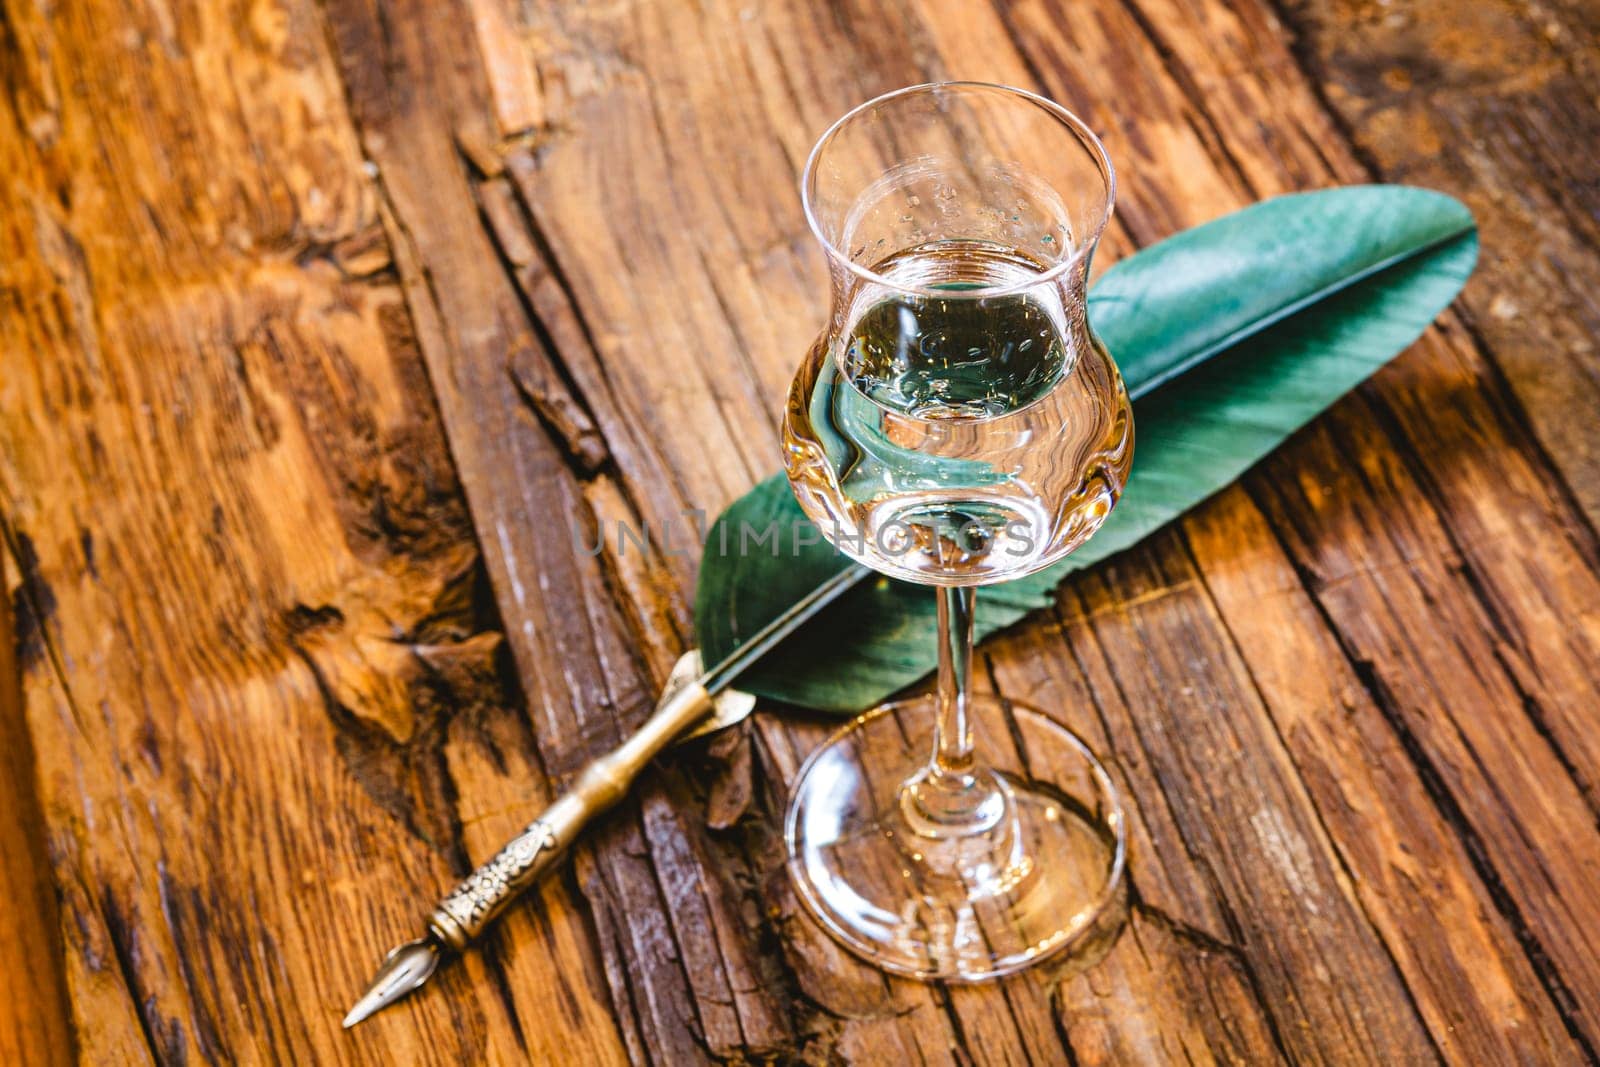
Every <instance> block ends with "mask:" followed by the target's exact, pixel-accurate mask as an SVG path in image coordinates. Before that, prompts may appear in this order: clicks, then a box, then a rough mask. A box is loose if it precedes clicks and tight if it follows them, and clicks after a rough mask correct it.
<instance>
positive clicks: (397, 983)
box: [344, 937, 439, 1030]
mask: <svg viewBox="0 0 1600 1067" xmlns="http://www.w3.org/2000/svg"><path fill="white" fill-rule="evenodd" d="M438 966H439V943H438V942H437V941H435V940H434V939H433V938H431V937H423V938H418V939H417V940H415V941H407V942H406V943H405V944H403V945H398V946H396V947H395V948H394V949H392V950H390V952H389V954H388V955H387V956H385V957H384V958H383V966H382V967H380V968H378V973H377V975H376V977H374V978H373V979H372V985H371V987H370V988H368V989H367V991H366V993H365V994H363V995H362V997H361V999H360V1000H358V1001H356V1006H355V1007H353V1008H351V1009H350V1014H349V1015H346V1016H345V1017H344V1026H345V1029H346V1030H348V1029H349V1028H350V1027H352V1026H354V1025H355V1024H356V1023H358V1022H360V1021H361V1020H362V1019H365V1018H366V1017H367V1016H369V1015H371V1014H372V1013H373V1012H377V1011H382V1010H383V1009H384V1008H387V1007H388V1006H389V1005H391V1004H393V1003H394V1002H395V1001H397V1000H399V999H400V998H401V997H403V996H405V995H406V994H407V993H410V992H411V991H413V990H415V989H417V988H418V987H420V986H421V985H422V983H423V982H426V981H427V980H428V979H429V978H430V977H431V976H432V975H433V971H434V968H436V967H438Z"/></svg>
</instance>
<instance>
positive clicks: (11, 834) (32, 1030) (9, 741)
mask: <svg viewBox="0 0 1600 1067" xmlns="http://www.w3.org/2000/svg"><path fill="white" fill-rule="evenodd" d="M7 529H8V527H7V524H6V521H5V515H4V513H3V512H0V535H3V534H4V533H6V531H7ZM10 540H11V539H10V538H6V537H0V900H3V901H5V906H4V907H0V1063H37V1064H49V1065H53V1064H63V1063H71V1062H72V1031H71V1026H70V1021H69V1020H70V1018H71V1015H70V1011H69V1009H68V1006H67V985H66V976H65V974H64V973H63V972H62V946H61V936H60V927H59V925H58V922H57V918H56V913H57V909H56V891H55V883H54V880H53V878H52V877H51V872H50V860H49V857H48V856H47V855H46V853H45V843H44V818H43V815H42V813H41V812H40V809H39V797H38V793H37V788H38V785H37V782H36V780H35V774H34V766H33V739H32V738H31V737H29V736H28V727H27V723H26V721H25V720H24V719H23V714H22V672H21V670H20V669H19V668H18V665H17V651H18V649H19V648H20V647H21V641H20V640H19V638H20V637H21V636H22V635H21V634H19V631H18V627H17V624H16V621H15V620H16V618H17V616H18V614H19V613H18V612H17V611H15V610H14V608H13V603H15V604H17V605H21V607H22V611H21V612H20V614H21V617H22V618H23V619H24V620H25V622H26V624H27V626H28V629H29V633H28V635H27V638H28V644H29V648H30V649H32V648H33V647H34V642H35V641H36V640H37V635H36V634H34V633H33V632H32V628H33V618H34V608H33V605H32V604H31V602H29V601H28V600H27V599H26V595H27V594H26V590H25V588H24V586H25V584H26V583H25V582H24V581H23V580H22V579H21V578H20V577H19V578H18V580H17V581H16V582H15V592H13V582H12V581H11V580H10V575H9V573H8V572H9V571H10V570H11V565H10V562H9V557H10V556H11V555H12V554H13V551H14V550H13V549H11V546H10V544H9V542H10ZM31 654H33V653H32V652H31V651H30V655H31Z"/></svg>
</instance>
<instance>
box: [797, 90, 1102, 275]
mask: <svg viewBox="0 0 1600 1067" xmlns="http://www.w3.org/2000/svg"><path fill="white" fill-rule="evenodd" d="M943 89H956V90H969V89H981V90H984V91H988V92H999V93H1000V94H1002V95H1006V96H1011V97H1013V98H1015V99H1017V100H1021V101H1026V102H1028V103H1031V104H1033V105H1034V106H1036V107H1039V108H1041V109H1043V110H1044V111H1045V112H1047V113H1048V114H1050V115H1051V116H1052V117H1054V118H1055V119H1056V120H1058V121H1059V122H1060V123H1061V124H1062V125H1064V126H1066V127H1067V128H1068V129H1069V130H1071V131H1072V133H1073V134H1074V135H1075V136H1076V137H1077V138H1078V140H1079V142H1080V143H1081V144H1082V145H1083V146H1084V148H1086V149H1088V151H1089V155H1090V157H1091V158H1093V160H1094V162H1095V165H1096V166H1097V167H1098V168H1099V170H1100V175H1101V177H1102V178H1104V179H1105V201H1104V207H1103V209H1102V211H1101V212H1100V218H1099V220H1098V221H1097V222H1096V223H1095V226H1094V228H1093V230H1092V231H1091V232H1089V233H1087V234H1085V235H1084V240H1082V241H1079V242H1075V243H1076V245H1077V247H1076V248H1075V249H1074V250H1073V252H1072V254H1071V255H1070V256H1067V257H1065V258H1063V259H1061V260H1058V261H1057V262H1055V263H1054V264H1052V265H1051V266H1049V267H1048V268H1046V269H1044V270H1042V271H1039V272H1038V273H1037V274H1032V275H1029V276H1028V278H1027V279H1025V280H1023V281H1020V282H1010V283H1007V284H1005V285H988V286H980V287H978V288H974V289H962V290H959V291H952V290H948V289H935V288H931V287H928V286H922V285H914V284H907V283H906V282H896V281H891V280H890V279H889V278H886V277H884V276H883V275H881V274H879V273H878V272H876V271H874V270H872V269H871V268H870V267H864V266H862V265H861V264H860V263H857V262H856V261H855V260H853V259H851V258H850V255H849V253H848V252H847V251H846V250H845V249H842V248H840V247H839V246H838V245H837V244H835V243H834V242H833V240H832V239H831V238H829V237H828V236H827V235H826V234H824V233H823V232H822V224H821V223H820V222H818V221H817V214H816V205H815V204H814V203H813V202H812V195H811V186H812V184H813V180H814V179H815V177H816V173H817V165H818V162H819V160H820V159H821V158H822V152H823V149H824V148H826V147H827V145H828V143H829V142H831V141H832V140H833V138H834V137H835V135H837V134H838V133H839V131H840V130H842V129H844V128H845V126H847V125H848V124H849V123H850V122H851V121H852V120H854V119H855V118H856V117H857V116H859V115H860V114H861V113H862V112H864V111H867V110H868V109H869V108H874V107H877V106H879V105H880V104H884V103H887V102H889V101H891V100H895V99H898V98H899V97H902V96H912V95H925V94H931V93H933V92H934V91H936V90H943ZM800 206H801V208H802V209H803V211H804V212H805V216H806V225H807V226H809V227H810V228H811V233H812V236H814V237H815V238H816V239H817V241H818V242H819V243H820V244H821V245H822V249H823V251H824V252H826V253H827V255H828V258H829V259H831V260H833V261H834V262H835V263H837V264H839V265H840V266H841V267H843V268H845V269H846V270H848V271H849V272H850V273H851V274H854V275H855V276H856V277H858V278H860V279H861V280H862V281H866V282H871V283H872V284H875V285H881V286H883V287H884V288H887V289H893V290H896V291H898V292H903V293H912V294H915V295H917V296H930V297H940V298H945V299H949V298H953V297H961V298H973V299H978V298H984V297H992V296H1007V295H1011V294H1015V293H1021V292H1026V291H1027V290H1029V289H1032V288H1034V287H1035V286H1038V285H1044V284H1048V283H1049V282H1052V281H1055V280H1056V279H1057V278H1059V277H1061V276H1062V275H1064V274H1066V273H1067V272H1068V271H1070V270H1072V269H1073V268H1074V267H1076V266H1077V265H1078V264H1079V263H1080V262H1081V261H1082V260H1083V258H1084V257H1085V256H1087V255H1088V254H1089V253H1090V252H1091V251H1092V250H1093V249H1094V247H1095V246H1096V245H1097V244H1098V243H1099V241H1100V237H1101V235H1102V234H1103V233H1105V228H1106V226H1107V225H1108V224H1109V223H1110V221H1111V216H1112V214H1113V213H1114V212H1115V211H1116V206H1117V172H1116V168H1114V167H1113V166H1112V165H1111V157H1110V156H1109V155H1108V154H1107V153H1106V148H1105V145H1104V144H1102V143H1101V141H1100V138H1099V137H1097V136H1096V135H1095V132H1094V131H1093V130H1091V129H1090V128H1089V126H1088V124H1087V123H1085V122H1084V121H1083V120H1082V119H1080V118H1079V117H1078V116H1077V115H1075V114H1073V113H1072V112H1071V111H1068V110H1067V109H1066V108H1064V107H1062V106H1061V105H1060V104H1058V103H1056V102H1055V101H1054V100H1051V99H1049V98H1048V97H1045V96H1041V95H1040V94H1038V93H1035V92H1031V91H1030V90H1027V89H1019V88H1017V87H1016V86H1014V85H1002V84H1000V83H999V82H984V81H962V80H956V81H937V82H923V83H921V84H920V85H908V86H905V87H904V88H901V89H893V90H891V91H889V92H887V93H882V94H880V95H878V96H875V97H873V98H872V99H870V100H866V101H863V102H862V103H859V104H857V105H856V106H855V107H853V108H851V109H850V110H849V111H846V112H845V113H844V114H843V115H841V116H839V118H838V120H836V121H835V122H834V123H833V125H831V126H829V127H828V128H827V129H826V130H824V131H823V132H822V136H820V137H818V138H817V143H816V144H814V145H813V146H812V147H811V153H810V154H809V155H808V156H807V157H806V164H805V167H804V168H803V169H802V170H801V172H800Z"/></svg>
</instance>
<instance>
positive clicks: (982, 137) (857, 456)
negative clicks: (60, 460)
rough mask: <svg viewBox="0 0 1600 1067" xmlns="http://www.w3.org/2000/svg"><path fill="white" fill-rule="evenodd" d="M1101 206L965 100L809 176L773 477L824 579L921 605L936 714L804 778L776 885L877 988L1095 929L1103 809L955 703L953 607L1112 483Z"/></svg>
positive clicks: (1060, 549)
mask: <svg viewBox="0 0 1600 1067" xmlns="http://www.w3.org/2000/svg"><path fill="white" fill-rule="evenodd" d="M1114 190H1115V179H1114V177H1113V174H1112V169H1111V163H1110V161H1109V160H1108V159H1107V158H1106V154H1105V150H1104V149H1103V148H1102V147H1101V145H1100V142H1099V141H1098V140H1097V139H1096V138H1095V136H1094V135H1093V134H1092V133H1091V132H1090V131H1089V130H1088V129H1087V128H1086V127H1085V126H1084V124H1083V123H1082V122H1080V121H1079V120H1078V119H1077V118H1076V117H1074V116H1073V115H1072V114H1071V113H1070V112H1068V111H1066V110H1064V109H1063V108H1061V107H1058V106H1057V105H1056V104H1054V103H1052V102H1050V101H1048V100H1045V99H1043V98H1042V97H1039V96H1035V95H1034V94H1032V93H1028V92H1024V91H1022V90H1019V89H1011V88H1006V87H1003V86H998V85H986V84H981V83H973V82H948V83H941V84H934V85H921V86H916V87H913V88H909V89H902V90H899V91H897V92H892V93H889V94H887V95H885V96H881V97H878V98H877V99H875V100H871V101H869V102H867V103H865V104H863V105H861V106H860V107H858V108H856V109H855V110H854V111H851V112H850V113H849V114H848V115H846V116H845V117H844V118H842V119H840V120H839V121H838V122H837V123H836V124H835V125H834V126H833V127H832V128H831V129H830V130H828V131H827V133H825V134H824V135H823V137H822V139H821V140H820V141H819V142H818V143H817V146H816V148H815V149H813V151H812V153H811V157H810V159H809V161H808V162H807V164H806V169H805V175H804V178H803V180H802V194H803V197H804V204H805V210H806V217H807V220H808V221H809V223H810V225H811V228H812V230H813V232H815V234H816V236H817V238H818V240H820V241H821V242H822V246H823V248H824V249H825V251H826V252H827V258H828V264H829V269H830V274H831V281H832V297H833V298H832V305H831V312H830V318H829V322H828V325H827V327H826V329H825V330H824V331H823V333H822V336H821V337H820V338H819V339H818V340H817V342H816V343H815V345H813V346H812V348H811V350H810V352H809V353H808V354H807V355H806V358H805V361H804V363H803V364H802V365H801V367H800V371H799V373H798V375H797V376H796V378H795V381H794V385H793V387H792V389H791V391H790V394H789V401H788V405H787V408H786V410H785V414H784V422H783V440H784V447H785V464H786V469H787V472H788V476H789V480H790V483H791V485H792V486H793V488H794V492H795V496H796V497H797V498H798V499H799V502H800V505H801V507H802V508H803V509H804V510H805V512H806V514H807V515H808V516H809V517H810V518H811V519H812V520H813V521H814V522H815V523H816V524H817V526H818V528H819V529H820V530H821V531H822V533H823V535H824V536H826V537H827V538H828V539H829V540H830V541H832V542H833V543H834V544H835V545H836V546H837V547H838V548H839V549H840V551H842V552H844V553H845V554H847V555H849V556H851V557H853V558H855V559H857V560H859V561H860V562H862V563H864V564H866V565H867V566H869V567H872V568H873V569H875V570H877V571H879V572H881V573H883V574H885V575H888V576H890V577H893V578H898V579H902V580H904V581H909V582H917V583H921V584H925V585H931V586H934V587H935V592H936V595H937V596H938V598H939V600H938V607H939V611H938V620H939V670H938V687H937V692H936V694H935V695H934V696H933V697H931V698H925V699H920V700H910V701H903V702H900V703H897V704H890V705H886V706H884V707H880V708H877V709H874V710H872V711H870V712H867V713H866V714H864V715H861V716H860V717H858V718H857V719H855V720H854V721H852V722H851V723H850V724H849V725H847V726H846V727H844V728H843V729H841V730H839V731H838V732H837V733H835V734H834V735H833V737H832V738H830V739H829V740H828V741H827V742H826V743H825V744H824V745H823V746H822V747H821V748H819V749H818V750H817V751H815V752H814V753H812V755H811V757H810V758H809V759H808V760H807V762H806V764H805V766H804V767H803V768H802V770H801V772H800V776H799V778H798V779H797V781H796V784H795V789H794V794H793V797H792V799H791V801H790V806H789V811H788V816H787V819H786V834H787V841H788V848H789V866H790V870H791V873H792V875H793V877H794V879H795V882H796V885H797V887H798V889H799V892H800V897H801V899H802V900H803V901H804V902H805V904H806V906H807V907H808V908H809V909H810V910H811V912H812V913H813V914H814V915H816V917H817V918H818V919H819V920H820V921H821V922H822V924H823V925H824V926H825V927H826V928H827V929H828V930H829V931H830V932H831V933H832V934H833V935H834V936H835V937H836V938H838V939H839V940H840V941H841V942H843V943H844V944H845V945H846V946H847V947H849V948H850V949H851V950H852V951H854V952H855V953H856V954H858V955H860V956H861V957H863V958H865V959H866V960H868V961H869V962H871V963H873V964H876V965H877V966H880V967H882V968H884V969H886V970H889V971H893V972H896V973H900V974H906V975H911V976H914V977H918V978H938V979H951V980H965V981H975V980H980V979H984V978H990V977H994V976H997V975H1002V974H1006V973H1009V972H1011V971H1015V970H1017V969H1019V968H1021V967H1024V966H1027V965H1028V964H1030V963H1032V962H1034V961H1036V960H1038V959H1040V958H1042V957H1044V956H1046V955H1048V954H1049V953H1051V952H1054V951H1057V950H1060V949H1062V948H1065V947H1066V946H1068V945H1070V944H1072V943H1073V942H1074V941H1075V940H1077V939H1078V938H1080V937H1081V935H1082V934H1083V933H1084V932H1085V931H1086V930H1088V929H1089V928H1091V927H1092V926H1093V924H1094V920H1095V919H1096V917H1097V916H1098V915H1099V914H1100V913H1101V912H1102V911H1103V909H1104V908H1105V906H1106V905H1107V904H1108V903H1109V902H1110V900H1111V899H1112V897H1113V895H1114V891H1115V889H1116V885H1117V882H1118V880H1119V879H1120V877H1121V873H1122V868H1123V862H1124V850H1125V828H1124V822H1123V814H1122V809H1121V806H1120V802H1119V800H1118V798H1117V795H1116V792H1115V790H1114V788H1113V786H1112V784H1111V781H1110V778H1109V777H1108V776H1107V774H1106V772H1105V770H1104V768H1103V767H1102V766H1101V765H1100V763H1099V762H1098V761H1097V760H1096V759H1095V757H1094V755H1093V754H1092V753H1091V752H1090V750H1089V749H1088V747H1087V746H1085V745H1084V744H1083V742H1082V741H1080V740H1079V739H1078V738H1077V736H1076V735H1074V734H1072V733H1071V732H1070V731H1068V730H1067V729H1065V728H1064V727H1063V726H1061V725H1060V724H1059V723H1057V722H1056V721H1055V720H1053V719H1052V718H1050V717H1049V716H1047V715H1045V714H1044V713H1043V712H1041V711H1038V710H1035V709H1031V708H1027V707H1024V706H1023V705H1021V704H1017V703H1014V702H1011V701H1006V700H1002V699H1000V698H998V697H996V696H991V695H987V694H980V693H974V692H973V691H972V638H973V619H974V611H975V609H976V594H977V587H978V586H981V585H991V584H995V583H1000V582H1005V581H1008V580H1010V579H1015V578H1018V577H1021V576H1023V575H1027V574H1032V573H1034V572H1036V571H1039V570H1040V569H1042V568H1045V567H1048V566H1050V565H1051V564H1052V563H1055V562H1057V561H1059V560H1060V559H1061V558H1062V557H1064V556H1065V555H1066V554H1067V553H1069V552H1071V551H1072V550H1073V549H1074V548H1076V547H1077V546H1079V545H1081V544H1083V543H1084V541H1086V540H1087V539H1088V538H1089V537H1090V536H1091V535H1092V534H1093V533H1094V532H1095V530H1097V529H1098V528H1099V527H1100V525H1101V523H1103V522H1104V521H1105V519H1106V516H1107V515H1109V514H1110V513H1111V509H1112V507H1113V505H1115V503H1116V501H1117V498H1118V496H1119V495H1120V493H1121V491H1122V485H1123V482H1124V480H1125V479H1126V477H1127V474H1128V469H1129V466H1130V464H1131V463H1132V458H1133V416H1132V411H1131V409H1130V407H1129V403H1128V395H1127V392H1126V390H1125V389H1124V387H1123V384H1122V378H1121V375H1120V374H1119V373H1118V371H1117V367H1116V364H1115V363H1113V362H1112V359H1111V357H1110V355H1109V354H1108V353H1107V352H1106V350H1105V348H1104V347H1103V346H1102V345H1101V344H1100V342H1099V341H1098V340H1097V339H1096V337H1095V336H1094V334H1093V333H1092V332H1091V330H1090V329H1089V324H1088V320H1087V318H1086V315H1085V310H1086V307H1085V291H1086V286H1087V280H1088V273H1089V260H1090V258H1091V256H1092V255H1093V252H1094V249H1095V245H1096V243H1097V242H1098V241H1099V239H1100V235H1101V232H1102V230H1103V229H1104V227H1105V225H1106V222H1107V220H1108V219H1109V217H1110V215H1111V210H1112V203H1113V198H1114ZM980 742H981V743H980Z"/></svg>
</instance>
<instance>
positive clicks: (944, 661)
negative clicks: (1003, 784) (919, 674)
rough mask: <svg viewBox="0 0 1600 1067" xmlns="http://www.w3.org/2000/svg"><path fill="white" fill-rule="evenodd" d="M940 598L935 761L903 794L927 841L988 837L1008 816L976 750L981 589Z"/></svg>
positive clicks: (956, 590)
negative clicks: (975, 654) (974, 696)
mask: <svg viewBox="0 0 1600 1067" xmlns="http://www.w3.org/2000/svg"><path fill="white" fill-rule="evenodd" d="M938 596H939V690H938V695H937V697H936V698H935V708H936V718H935V720H934V729H933V757H932V759H930V760H929V761H928V764H927V766H925V767H924V768H923V769H922V770H920V771H918V772H917V773H916V774H914V775H912V776H911V778H910V779H908V780H907V781H906V783H905V787H904V788H903V789H902V791H901V794H900V806H901V810H902V811H903V812H904V813H905V816H906V819H907V821H908V822H909V823H910V824H911V827H912V829H914V830H915V831H916V832H917V833H919V834H921V835H923V836H925V837H939V838H954V837H966V836H968V835H971V834H976V833H982V832H984V831H985V830H988V829H989V828H990V827H992V826H994V825H995V824H996V823H998V822H999V821H1000V819H1001V818H1003V817H1004V816H1005V812H1006V800H1005V794H1004V793H1003V792H1002V791H1001V789H1000V787H999V783H998V782H996V781H995V778H994V775H992V774H990V773H989V771H988V769H987V768H985V767H983V766H981V765H980V764H979V763H978V759H977V756H976V755H975V754H974V752H973V739H972V719H971V707H970V701H969V697H970V695H971V692H972V623H973V611H974V609H975V608H976V606H977V590H976V589H975V588H974V587H972V586H944V587H940V589H939V590H938Z"/></svg>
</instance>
